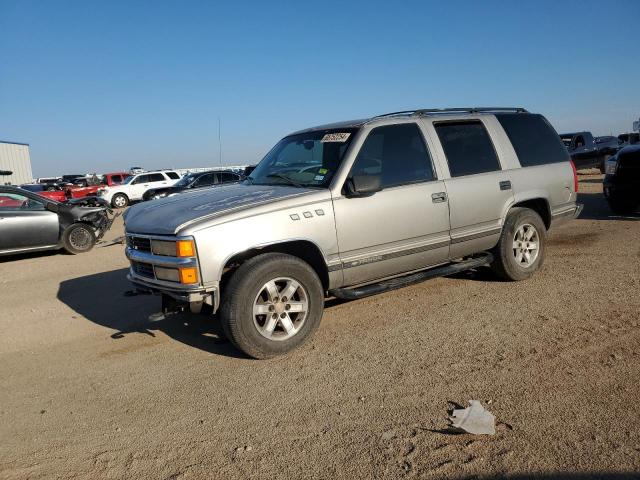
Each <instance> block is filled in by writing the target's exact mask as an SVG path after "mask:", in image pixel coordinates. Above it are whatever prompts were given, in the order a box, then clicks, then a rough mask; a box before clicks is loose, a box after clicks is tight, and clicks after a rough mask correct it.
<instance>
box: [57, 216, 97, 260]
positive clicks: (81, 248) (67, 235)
mask: <svg viewBox="0 0 640 480" xmlns="http://www.w3.org/2000/svg"><path fill="white" fill-rule="evenodd" d="M62 244H63V246H64V249H65V250H66V251H67V252H69V253H71V254H73V255H76V254H78V253H84V252H88V251H89V250H91V249H92V248H93V246H94V245H95V244H96V235H95V233H93V230H92V229H91V227H90V226H89V225H85V224H84V223H76V224H74V225H71V226H70V227H69V228H67V229H66V230H65V231H64V233H63V234H62Z"/></svg>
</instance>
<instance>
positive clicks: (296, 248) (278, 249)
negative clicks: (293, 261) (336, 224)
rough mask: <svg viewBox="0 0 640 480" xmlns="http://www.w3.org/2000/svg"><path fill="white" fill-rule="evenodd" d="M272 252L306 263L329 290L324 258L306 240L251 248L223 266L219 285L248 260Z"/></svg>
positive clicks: (314, 246)
mask: <svg viewBox="0 0 640 480" xmlns="http://www.w3.org/2000/svg"><path fill="white" fill-rule="evenodd" d="M272 252H273V253H286V254H288V255H292V256H294V257H298V258H299V259H301V260H303V261H305V262H307V263H308V264H309V265H310V266H311V268H313V269H314V270H315V272H316V274H317V275H318V278H320V281H321V282H322V286H323V288H324V290H327V289H328V288H329V270H328V269H327V264H326V263H325V261H324V256H323V255H322V252H321V251H320V249H319V248H318V247H317V246H316V245H315V244H314V243H312V242H309V241H306V240H295V241H291V242H283V243H277V244H274V245H267V246H265V247H260V248H251V249H249V250H246V251H244V252H241V253H238V254H236V255H234V256H233V257H231V258H230V259H229V260H228V261H227V263H226V264H225V266H224V270H223V274H222V279H221V283H226V280H228V278H229V277H230V276H231V274H232V273H233V272H234V271H235V270H236V269H237V268H238V267H239V266H240V265H241V264H242V263H244V262H246V261H247V260H248V259H250V258H253V257H255V256H257V255H261V254H263V253H272Z"/></svg>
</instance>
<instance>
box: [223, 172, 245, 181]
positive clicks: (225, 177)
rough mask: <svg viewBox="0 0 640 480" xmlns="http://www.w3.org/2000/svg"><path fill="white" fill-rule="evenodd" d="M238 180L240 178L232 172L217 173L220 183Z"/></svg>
mask: <svg viewBox="0 0 640 480" xmlns="http://www.w3.org/2000/svg"><path fill="white" fill-rule="evenodd" d="M238 180H240V177H239V176H238V175H235V174H233V173H228V172H222V173H218V181H219V182H220V183H229V182H237V181H238Z"/></svg>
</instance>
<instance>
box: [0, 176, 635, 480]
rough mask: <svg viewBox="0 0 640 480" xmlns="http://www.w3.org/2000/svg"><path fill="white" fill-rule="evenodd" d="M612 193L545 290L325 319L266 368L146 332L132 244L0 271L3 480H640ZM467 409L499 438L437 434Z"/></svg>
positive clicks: (474, 279) (408, 300)
mask: <svg viewBox="0 0 640 480" xmlns="http://www.w3.org/2000/svg"><path fill="white" fill-rule="evenodd" d="M600 181H601V176H596V175H592V176H587V175H583V176H582V178H581V189H582V192H583V193H581V194H580V201H581V202H583V203H584V204H585V211H584V213H583V215H582V218H581V219H579V220H576V221H574V222H572V223H570V224H566V225H564V226H562V227H559V228H558V229H557V230H556V231H555V232H553V233H552V235H551V237H550V243H549V249H548V253H547V261H546V264H545V266H544V268H543V270H542V271H541V272H539V274H538V275H536V276H535V277H534V278H533V279H531V280H529V281H526V282H522V283H503V282H498V281H495V280H494V279H492V278H491V277H490V276H488V275H487V274H485V273H483V272H477V273H475V274H465V275H459V276H457V277H455V278H442V279H437V280H432V281H429V282H426V283H422V284H419V285H415V286H411V287H408V288H404V289H402V290H398V291H395V292H390V293H386V294H383V295H379V296H375V297H370V298H367V299H363V300H358V301H353V302H342V303H338V302H329V303H328V305H327V310H326V313H325V317H324V320H323V323H322V325H321V326H320V329H319V331H318V333H317V334H316V336H315V337H314V339H313V340H312V341H311V342H310V343H309V344H307V345H306V346H305V347H304V348H302V349H301V350H299V351H297V352H294V353H293V354H291V355H289V356H286V357H283V358H277V359H274V360H269V361H255V360H250V359H247V358H244V357H242V356H241V355H240V354H239V353H238V352H237V351H235V350H234V349H233V348H232V347H231V346H230V345H229V344H228V343H226V342H225V341H224V340H223V339H222V338H220V337H219V336H218V333H217V332H218V330H217V328H216V325H215V323H214V322H212V321H211V319H208V318H206V317H204V316H191V315H181V316H180V317H173V318H171V319H168V320H164V321H162V322H158V323H149V322H148V321H147V317H148V315H149V314H151V313H153V312H155V311H157V310H158V309H159V300H158V299H157V298H152V297H134V298H127V297H124V296H123V295H122V294H123V292H124V291H126V290H128V289H129V286H128V284H127V281H126V279H125V271H126V267H127V262H126V260H125V258H124V255H123V252H122V249H123V247H122V246H119V245H116V246H107V247H102V248H96V249H95V251H93V252H92V253H91V254H87V255H80V256H69V255H64V254H40V255H30V256H25V257H20V258H7V259H4V260H0V305H1V308H0V329H1V331H2V336H1V337H0V439H1V443H0V478H7V479H23V478H83V479H85V478H86V479H97V478H154V479H190V478H291V479H298V478H405V477H406V478H442V477H456V478H460V477H464V478H468V477H474V476H479V477H492V476H499V475H505V474H512V475H517V474H520V475H530V474H541V473H545V474H557V473H561V472H563V473H577V474H581V475H580V478H585V477H589V476H593V477H594V478H596V477H598V476H599V474H600V473H604V472H607V473H610V474H616V475H614V476H615V478H632V477H637V476H640V402H639V401H638V397H639V396H640V386H639V384H638V381H639V379H640V221H638V220H640V217H617V216H614V215H612V214H610V212H609V210H608V208H607V206H606V203H605V202H604V199H603V197H602V194H601V183H599V182H600ZM121 233H122V225H121V224H118V225H117V226H116V228H114V230H113V231H112V232H111V237H112V238H113V237H115V236H117V235H120V234H121ZM472 398H474V399H479V400H482V401H483V402H485V404H489V405H488V408H489V409H490V410H491V411H492V412H493V413H494V414H495V415H496V417H497V421H498V422H499V423H498V433H497V434H496V435H495V436H493V437H475V436H472V435H468V434H463V435H451V434H448V433H447V432H446V431H444V429H445V427H446V425H447V422H446V417H447V409H448V408H449V407H450V406H451V405H452V404H451V403H450V402H455V403H466V401H468V400H469V399H472ZM599 472H600V473H599Z"/></svg>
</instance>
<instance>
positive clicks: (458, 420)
mask: <svg viewBox="0 0 640 480" xmlns="http://www.w3.org/2000/svg"><path fill="white" fill-rule="evenodd" d="M449 421H450V422H451V425H450V427H451V428H454V429H456V430H462V431H465V432H468V433H473V434H475V435H494V434H495V433H496V417H495V416H494V415H493V414H492V413H491V412H490V411H489V410H485V408H484V407H483V406H482V404H481V403H480V402H479V401H478V400H469V407H467V408H463V409H459V410H454V411H453V415H452V416H451V417H449Z"/></svg>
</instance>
